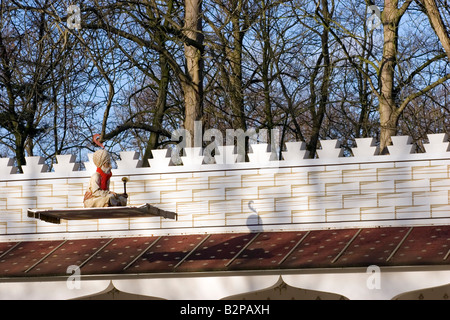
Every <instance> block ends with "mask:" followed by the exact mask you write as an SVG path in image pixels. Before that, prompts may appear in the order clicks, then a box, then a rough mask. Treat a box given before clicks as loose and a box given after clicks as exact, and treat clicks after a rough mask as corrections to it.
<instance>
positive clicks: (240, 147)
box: [171, 121, 280, 165]
mask: <svg viewBox="0 0 450 320" xmlns="http://www.w3.org/2000/svg"><path fill="white" fill-rule="evenodd" d="M213 138H214V139H213ZM247 139H248V145H251V144H256V143H259V144H262V143H270V147H269V152H271V156H270V160H277V159H278V154H279V151H280V132H279V130H278V129H271V130H270V139H269V132H268V130H267V129H259V130H258V131H257V130H256V129H254V128H250V129H247V130H246V131H244V130H242V129H226V132H225V139H224V137H223V134H222V132H221V131H220V130H218V129H207V130H205V132H204V133H203V127H202V122H201V121H195V123H194V137H191V133H190V132H189V131H188V130H186V129H177V130H174V131H173V132H172V137H171V140H172V141H173V142H177V144H176V145H175V147H174V148H173V149H172V153H171V159H172V162H173V163H174V164H175V165H178V164H181V163H182V161H181V157H180V154H181V152H182V150H183V149H184V148H191V147H194V148H195V147H202V146H203V142H206V143H207V142H210V143H209V144H208V145H206V147H205V148H204V150H203V156H204V162H205V163H212V161H213V159H214V155H217V154H220V152H225V151H224V150H223V149H222V151H221V150H220V147H222V146H224V141H225V146H233V147H234V151H235V152H234V154H235V155H237V157H236V162H245V158H246V151H247V150H246V140H247ZM192 141H193V144H194V145H192ZM213 153H214V155H213ZM224 159H225V160H226V161H233V162H227V163H226V164H232V163H234V159H233V160H231V159H232V157H226V158H224ZM274 164H276V163H275V162H274Z"/></svg>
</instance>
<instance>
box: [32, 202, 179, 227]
mask: <svg viewBox="0 0 450 320" xmlns="http://www.w3.org/2000/svg"><path fill="white" fill-rule="evenodd" d="M152 216H153V217H155V216H156V217H163V218H165V219H176V220H178V214H176V213H175V212H171V211H166V210H163V209H160V208H157V207H155V206H152V205H151V204H148V203H146V204H143V205H140V206H125V207H102V208H70V209H67V208H66V209H28V217H29V218H35V219H40V220H42V221H45V222H50V223H55V224H60V223H61V219H64V220H89V219H117V218H141V217H152Z"/></svg>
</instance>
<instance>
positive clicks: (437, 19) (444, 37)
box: [423, 0, 450, 60]
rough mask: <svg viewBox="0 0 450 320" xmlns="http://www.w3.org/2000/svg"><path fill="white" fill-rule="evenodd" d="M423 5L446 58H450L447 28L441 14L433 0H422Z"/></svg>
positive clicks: (449, 38)
mask: <svg viewBox="0 0 450 320" xmlns="http://www.w3.org/2000/svg"><path fill="white" fill-rule="evenodd" d="M423 5H424V6H425V9H426V10H427V15H428V19H429V20H430V23H431V26H432V27H433V29H434V32H436V35H437V36H438V38H439V40H440V41H441V44H442V46H443V47H444V50H445V52H446V53H447V57H448V60H450V37H449V36H448V33H447V29H446V28H445V26H444V23H443V22H442V17H441V14H440V13H439V9H438V7H437V5H436V1H435V0H423Z"/></svg>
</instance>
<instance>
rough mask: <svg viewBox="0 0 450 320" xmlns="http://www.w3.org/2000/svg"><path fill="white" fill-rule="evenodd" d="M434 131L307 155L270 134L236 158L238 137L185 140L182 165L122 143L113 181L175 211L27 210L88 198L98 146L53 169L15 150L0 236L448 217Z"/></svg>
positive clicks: (445, 173)
mask: <svg viewBox="0 0 450 320" xmlns="http://www.w3.org/2000/svg"><path fill="white" fill-rule="evenodd" d="M428 139H429V143H428V144H424V147H425V150H426V152H425V153H415V150H414V145H412V144H411V138H410V137H407V136H397V137H392V140H393V145H392V146H389V147H388V148H389V155H377V154H378V150H377V146H376V141H375V140H374V139H372V138H369V139H357V140H356V147H355V148H353V149H352V153H353V155H354V156H343V155H344V152H343V149H342V148H341V147H340V144H339V142H338V141H336V140H325V141H321V142H320V143H321V149H319V150H317V154H318V158H316V159H307V158H306V157H307V151H306V150H305V149H306V148H305V143H303V142H287V143H286V144H285V145H286V151H283V152H282V156H283V160H281V161H277V160H275V161H274V160H271V159H273V156H272V154H271V153H270V152H268V151H267V147H268V146H267V144H265V143H260V144H253V145H251V149H252V150H251V153H249V154H248V158H249V162H235V161H236V158H237V155H236V154H235V153H234V146H219V147H218V152H216V155H215V156H214V159H213V161H210V160H208V162H209V163H205V162H206V161H205V155H204V154H203V150H202V148H185V155H184V156H182V157H180V158H181V161H182V164H180V165H173V164H172V163H171V158H170V155H169V154H168V150H154V151H153V159H150V161H149V162H150V167H142V161H141V160H140V158H139V154H138V153H137V152H134V151H131V152H130V151H127V152H121V153H120V160H118V161H116V165H117V168H116V169H113V177H112V178H111V189H112V190H113V191H116V192H122V191H123V183H122V181H121V178H122V177H124V176H126V177H128V178H129V182H128V184H127V192H128V194H129V205H140V204H143V203H150V204H152V205H155V206H158V207H160V208H161V209H164V210H167V211H173V212H176V213H178V221H170V220H166V219H163V218H160V217H149V218H127V219H109V220H107V219H104V220H103V219H100V220H86V221H63V222H62V223H61V224H60V225H52V224H48V223H45V222H42V221H38V220H34V219H30V218H28V217H27V209H29V208H33V209H59V208H80V207H82V206H83V195H84V192H85V191H86V189H87V186H88V181H89V177H90V176H91V174H92V173H93V172H94V171H95V169H96V167H95V165H94V164H93V162H92V154H89V155H88V157H89V161H88V162H85V163H84V166H85V170H79V163H76V162H75V156H74V155H59V156H57V163H56V164H55V165H54V166H53V170H52V171H49V169H48V167H47V166H46V164H45V163H44V159H43V158H42V157H28V158H26V165H25V166H23V167H22V168H23V173H17V168H14V161H13V159H9V158H0V168H1V169H0V237H1V238H10V237H12V236H19V237H20V236H25V235H33V236H36V235H38V236H39V237H46V236H47V235H49V234H53V235H54V234H59V236H61V234H62V236H63V237H65V236H68V235H70V234H74V233H78V234H86V232H89V233H97V236H98V233H102V232H108V233H111V232H122V233H124V234H127V235H139V234H142V233H145V234H158V233H159V234H162V233H166V234H167V233H199V232H224V231H225V232H228V231H230V232H234V231H242V230H246V231H249V230H251V231H257V230H265V231H270V230H288V229H290V230H295V229H305V228H334V227H352V226H359V225H370V226H377V225H398V224H401V225H410V224H448V223H449V222H450V143H449V141H448V136H447V135H446V134H434V135H429V136H428ZM211 162H212V163H211Z"/></svg>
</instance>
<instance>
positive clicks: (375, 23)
mask: <svg viewBox="0 0 450 320" xmlns="http://www.w3.org/2000/svg"><path fill="white" fill-rule="evenodd" d="M367 14H370V16H369V17H368V18H367V20H366V25H367V29H369V31H372V30H375V29H378V28H379V27H380V26H381V11H380V8H378V6H376V5H371V6H368V7H367Z"/></svg>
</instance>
